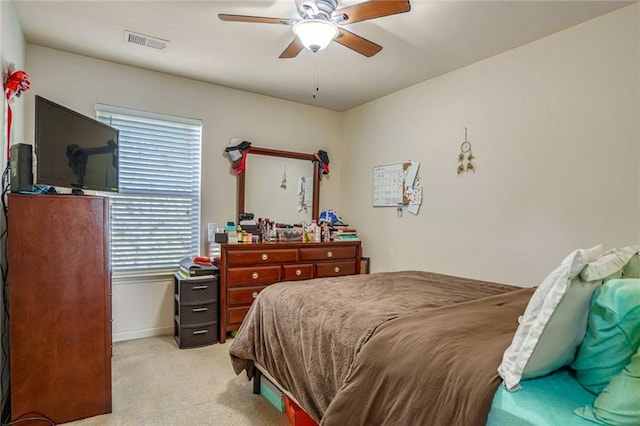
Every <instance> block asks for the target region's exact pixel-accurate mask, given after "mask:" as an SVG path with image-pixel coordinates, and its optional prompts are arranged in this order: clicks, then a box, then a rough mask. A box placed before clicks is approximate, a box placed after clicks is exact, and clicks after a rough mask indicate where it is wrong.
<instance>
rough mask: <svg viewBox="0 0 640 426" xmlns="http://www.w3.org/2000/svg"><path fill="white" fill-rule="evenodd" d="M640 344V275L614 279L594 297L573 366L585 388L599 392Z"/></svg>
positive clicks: (618, 371) (603, 286)
mask: <svg viewBox="0 0 640 426" xmlns="http://www.w3.org/2000/svg"><path fill="white" fill-rule="evenodd" d="M638 346H640V279H637V278H627V279H613V280H610V281H608V282H606V283H605V284H603V285H602V286H601V287H600V288H598V289H597V290H596V291H595V292H594V294H593V297H592V299H591V306H590V308H589V317H588V321H587V331H586V334H585V336H584V339H583V341H582V344H581V345H580V347H579V348H578V352H577V355H576V357H575V360H574V361H573V363H572V364H571V367H572V368H573V369H575V370H576V378H577V379H578V381H579V382H580V384H582V386H584V388H585V389H587V390H589V391H591V392H593V393H595V394H599V393H600V392H601V391H602V389H604V387H605V386H607V384H608V383H609V381H610V380H611V378H612V377H614V376H616V375H617V374H619V373H620V372H621V371H622V369H623V368H624V367H625V365H627V364H628V363H629V360H630V359H631V357H632V356H633V354H634V353H636V351H637V350H638Z"/></svg>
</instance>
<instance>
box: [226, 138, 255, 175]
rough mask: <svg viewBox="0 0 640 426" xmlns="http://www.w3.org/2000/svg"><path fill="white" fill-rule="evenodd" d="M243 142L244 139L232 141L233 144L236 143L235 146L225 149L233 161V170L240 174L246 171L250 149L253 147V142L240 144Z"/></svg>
mask: <svg viewBox="0 0 640 426" xmlns="http://www.w3.org/2000/svg"><path fill="white" fill-rule="evenodd" d="M241 140H242V139H240V138H233V139H231V143H235V145H233V146H228V147H226V148H225V149H224V151H225V152H226V153H227V154H228V155H229V158H230V159H231V161H232V167H233V169H234V170H235V171H236V173H238V174H240V173H242V172H243V171H244V168H245V166H246V162H247V154H249V148H250V147H251V142H249V141H242V142H239V141H241Z"/></svg>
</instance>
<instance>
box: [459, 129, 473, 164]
mask: <svg viewBox="0 0 640 426" xmlns="http://www.w3.org/2000/svg"><path fill="white" fill-rule="evenodd" d="M474 158H476V157H474V156H473V153H472V152H471V142H469V141H468V140H467V128H466V127H464V142H462V144H460V154H458V176H460V175H461V174H462V173H464V172H473V173H475V172H476V169H475V167H474V166H473V163H472V160H473V159H474Z"/></svg>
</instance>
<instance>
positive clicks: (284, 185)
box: [280, 164, 287, 189]
mask: <svg viewBox="0 0 640 426" xmlns="http://www.w3.org/2000/svg"><path fill="white" fill-rule="evenodd" d="M280 188H282V189H287V165H286V164H285V165H284V172H283V173H282V183H281V184H280Z"/></svg>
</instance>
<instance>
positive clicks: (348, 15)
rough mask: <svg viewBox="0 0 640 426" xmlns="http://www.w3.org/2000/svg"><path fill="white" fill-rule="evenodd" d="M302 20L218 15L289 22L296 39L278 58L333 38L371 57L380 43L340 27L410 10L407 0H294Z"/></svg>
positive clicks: (229, 18)
mask: <svg viewBox="0 0 640 426" xmlns="http://www.w3.org/2000/svg"><path fill="white" fill-rule="evenodd" d="M295 2H296V6H297V8H298V14H299V15H300V17H301V18H302V19H286V18H267V17H263V16H246V15H228V14H224V13H221V14H219V15H218V18H220V19H221V20H223V21H230V22H254V23H262V24H282V25H292V26H293V33H294V34H295V35H296V38H295V39H294V40H293V41H292V42H291V44H289V46H287V48H286V49H284V51H283V52H282V53H281V54H280V58H281V59H282V58H295V57H296V56H298V53H300V52H301V51H302V49H304V48H305V47H306V48H307V49H309V50H311V51H312V52H317V51H319V50H322V49H324V48H325V47H327V46H328V45H329V43H331V41H335V42H336V43H339V44H341V45H343V46H346V47H348V48H349V49H352V50H354V51H356V52H358V53H360V54H362V55H364V56H367V57H371V56H373V55H375V54H376V53H378V52H379V51H381V50H382V46H380V45H379V44H376V43H374V42H372V41H370V40H367V39H366V38H363V37H360V36H359V35H356V34H354V33H352V32H351V31H348V30H346V29H345V28H343V26H344V25H348V24H353V23H355V22H361V21H366V20H369V19H375V18H380V17H382V16H388V15H395V14H397V13H404V12H408V11H409V10H411V4H410V3H409V0H369V1H365V2H362V3H358V4H355V5H353V6H347V7H344V8H342V9H337V10H336V8H337V7H338V0H295Z"/></svg>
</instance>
